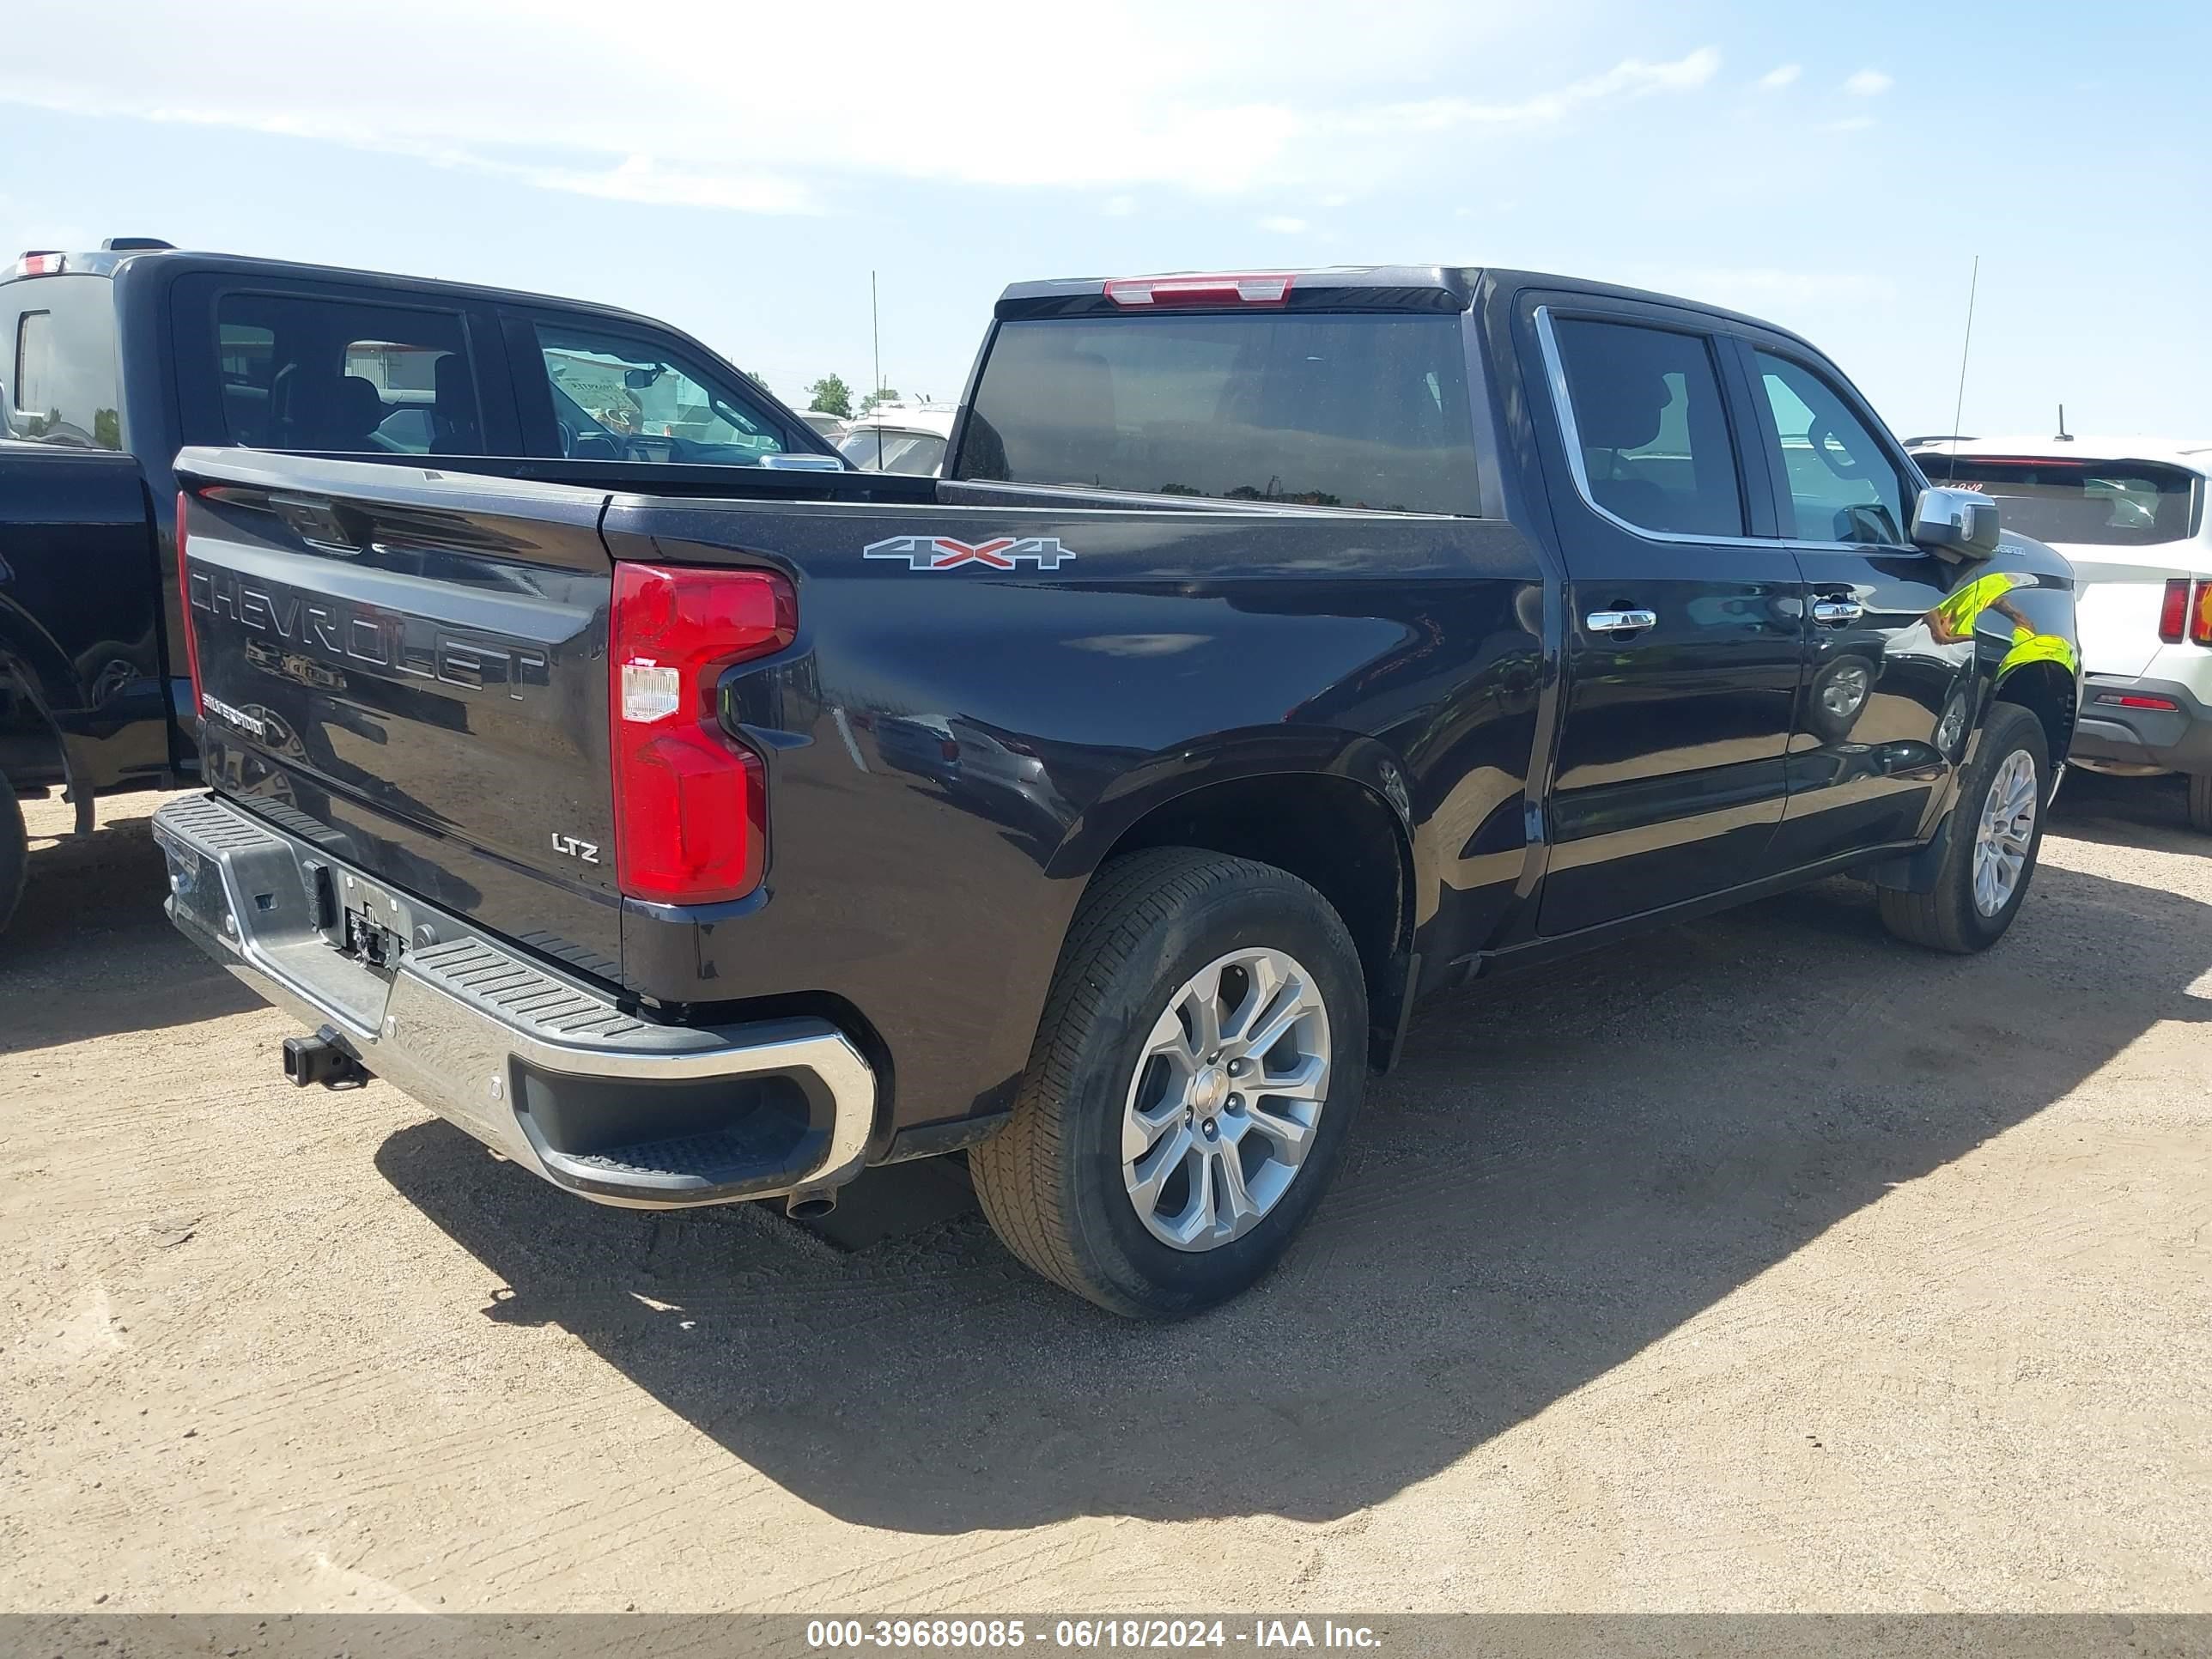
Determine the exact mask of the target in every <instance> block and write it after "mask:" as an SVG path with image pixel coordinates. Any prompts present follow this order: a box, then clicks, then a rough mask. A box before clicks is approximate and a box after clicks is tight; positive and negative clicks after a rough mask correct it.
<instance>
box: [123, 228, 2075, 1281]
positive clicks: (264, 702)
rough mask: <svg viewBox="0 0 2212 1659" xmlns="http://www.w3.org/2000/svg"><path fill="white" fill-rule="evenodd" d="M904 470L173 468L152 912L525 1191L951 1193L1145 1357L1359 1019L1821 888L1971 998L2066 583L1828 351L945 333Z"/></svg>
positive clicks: (1528, 311) (653, 1195) (1243, 324)
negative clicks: (901, 1189) (928, 1170)
mask: <svg viewBox="0 0 2212 1659" xmlns="http://www.w3.org/2000/svg"><path fill="white" fill-rule="evenodd" d="M178 472H179V477H180V479H181V480H182V482H183V484H184V486H185V491H186V493H187V495H188V497H189V512H188V520H189V528H190V535H189V540H188V545H187V550H186V562H187V568H188V571H189V591H190V597H191V620H192V631H191V634H190V635H188V637H189V638H190V639H191V640H192V641H195V644H196V665H197V673H196V684H197V686H198V688H199V694H200V702H201V708H202V710H203V712H204V726H203V728H202V729H203V732H204V736H203V742H204V746H205V751H206V753H207V755H208V757H209V762H210V768H211V773H212V776H213V779H214V781H215V784H216V790H215V793H213V794H210V795H205V796H196V797H191V798H186V799H179V800H178V801H176V802H173V803H172V804H170V805H167V806H165V807H164V808H163V809H162V811H161V814H160V816H159V817H157V818H156V820H155V833H156V834H157V836H159V837H160V839H161V842H162V844H163V846H164V848H165V849H166V850H167V857H168V862H169V869H170V880H171V887H172V890H173V891H172V896H171V897H170V899H169V901H168V903H169V909H170V913H171V915H173V918H174V919H175V921H176V922H177V924H178V925H179V927H182V928H183V929H184V930H185V932H186V933H188V934H190V935H191V937H192V938H193V939H196V940H197V941H198V942H199V943H200V944H202V945H204V947H205V948H206V949H207V950H208V951H210V953H212V954H213V955H214V956H215V957H216V958H217V959H218V960H219V961H222V962H223V963H226V964H227V965H228V966H229V967H230V968H231V969H234V971H235V972H236V973H238V974H239V975H240V977H242V978H243V979H244V980H245V981H246V982H247V983H248V984H250V985H251V986H252V987H255V988H256V989H257V990H258V991H259V992H260V993H261V994H263V995H264V996H265V997H267V998H268V999H269V1000H270V1001H272V1002H275V1003H276V1004H278V1005H280V1006H283V1007H284V1008H286V1009H288V1010H289V1011H291V1012H293V1013H295V1015H296V1016H297V1018H299V1019H300V1020H301V1023H302V1024H303V1025H305V1026H306V1027H307V1028H309V1030H311V1031H312V1032H313V1035H304V1034H303V1035H302V1036H300V1037H297V1038H295V1039H292V1040H291V1041H290V1042H289V1044H288V1047H287V1054H286V1064H287V1069H288V1070H289V1072H290V1073H292V1075H293V1076H294V1078H295V1080H297V1081H301V1082H303V1083H304V1082H307V1081H322V1082H325V1083H331V1084H345V1083H349V1082H353V1081H356V1080H358V1079H360V1078H361V1077H362V1075H363V1074H364V1073H376V1074H380V1075H382V1076H384V1077H385V1078H386V1079H389V1080H391V1081H392V1083H394V1084H396V1085H398V1087H400V1088H401V1089H403V1090H404V1091H408V1092H409V1093H410V1094H412V1095H414V1096H416V1097H417V1098H419V1099H421V1100H422V1101H423V1102H425V1103H428V1105H430V1106H432V1107H433V1108H435V1109H436V1110H438V1111H439V1112H440V1113H441V1114H443V1115H446V1116H447V1117H448V1118H450V1119H451V1120H452V1121H453V1122H455V1123H457V1124H459V1125H460V1126H461V1127H464V1128H465V1129H466V1130H468V1131H469V1132H471V1133H473V1134H475V1135H476V1136H477V1137H479V1138H480V1139H483V1141H485V1142H487V1143H489V1145H490V1146H493V1147H495V1148H496V1149H497V1150H498V1151H500V1152H502V1153H504V1154H505V1155H506V1156H507V1157H508V1158H512V1159H513V1160H514V1161H516V1162H517V1163H520V1164H523V1165H524V1166H525V1167H526V1168H528V1169H530V1170H533V1171H535V1172H536V1173H538V1175H540V1176H544V1178H545V1179H547V1180H548V1181H550V1182H553V1183H554V1184H555V1185H556V1186H558V1187H561V1188H565V1189H567V1190H568V1191H569V1192H572V1193H575V1194H581V1195H583V1196H585V1197H586V1198H591V1199H594V1200H599V1201H601V1202H605V1203H610V1204H618V1205H631V1206H680V1205H692V1204H711V1203H719V1202H725V1201H729V1200H739V1199H751V1198H760V1197H766V1196H782V1197H785V1198H786V1199H787V1202H788V1203H789V1205H790V1206H792V1207H793V1209H794V1210H795V1211H797V1212H801V1213H804V1212H808V1211H813V1210H818V1209H819V1208H821V1207H822V1206H826V1205H827V1204H829V1203H830V1202H831V1201H833V1200H834V1199H835V1197H836V1193H837V1191H838V1189H839V1188H840V1187H841V1186H842V1185H843V1184H844V1183H846V1182H849V1181H851V1180H852V1178H853V1177H854V1176H855V1175H857V1174H858V1173H859V1172H860V1170H862V1169H863V1168H865V1167H866V1166H868V1165H871V1164H883V1163H886V1162H890V1161H892V1160H896V1159H901V1158H912V1157H916V1156H921V1155H924V1154H930V1153H941V1152H950V1151H953V1150H955V1149H965V1152H966V1156H967V1158H968V1160H969V1169H970V1171H971V1173H972V1176H973V1178H974V1182H975V1187H976V1189H977V1191H978V1193H979V1194H980V1195H981V1200H982V1203H983V1206H984V1208H985V1210H986V1211H987V1213H988V1215H989V1217H990V1218H991V1219H992V1221H993V1222H994V1225H996V1226H997V1228H998V1230H999V1231H1000V1234H1001V1236H1002V1237H1004V1238H1005V1240H1006V1243H1008V1244H1009V1245H1010V1246H1011V1247H1012V1249H1013V1250H1014V1251H1015V1253H1016V1254H1018V1255H1019V1256H1021V1257H1022V1259H1023V1260H1024V1261H1027V1262H1028V1263H1030V1265H1031V1266H1032V1267H1036V1269H1038V1270H1039V1271H1040V1272H1042V1273H1046V1274H1048V1275H1049V1276H1050V1277H1051V1278H1053V1279H1056V1280H1058V1281H1059V1282H1060V1283H1061V1284H1062V1285H1066V1286H1067V1287H1068V1288H1070V1289H1071V1290H1073V1291H1079V1292H1080V1293H1081V1294H1083V1295H1085V1296H1088V1297H1091V1298H1093V1299H1094V1300H1096V1301H1097V1302H1099V1303H1100V1304H1103V1305H1104V1306H1106V1307H1109V1308H1111V1309H1115V1310H1120V1311H1121V1312H1124V1313H1128V1314H1134V1315H1173V1314H1180V1313H1185V1312H1188V1311H1190V1310H1195V1309H1198V1308H1200V1307H1203V1306H1205V1305H1206V1304H1210V1303H1212V1302H1215V1301H1218V1300H1219V1299H1221V1298H1223V1297H1227V1296H1229V1295H1231V1294H1233V1293H1235V1292H1236V1291H1237V1290H1239V1289H1240V1288H1242V1287H1243V1286H1244V1285H1248V1284H1249V1283H1250V1282H1251V1281H1252V1280H1253V1279H1255V1277H1256V1276H1257V1275H1258V1274H1259V1273H1261V1272H1262V1271H1264V1270H1265V1268H1266V1267H1267V1266H1268V1264H1269V1263H1270V1262H1272V1261H1273V1260H1274V1259H1275V1258H1276V1257H1277V1256H1278V1255H1279V1254H1280V1253H1281V1251H1282V1250H1283V1249H1284V1248H1285V1245H1286V1244H1287V1243H1288V1242H1289V1240H1290V1238H1291V1236H1292V1235H1293V1233H1294V1232H1295V1231H1297V1228H1298V1226H1299V1225H1300V1224H1301V1223H1302V1222H1303V1221H1304V1219H1305V1218H1306V1217H1307V1215H1308V1214H1309V1213H1310V1212H1311V1210H1312V1208H1313V1206H1314V1205H1315V1203H1316V1200H1318V1199H1319V1198H1320V1196H1321V1194H1322V1188H1323V1187H1324V1185H1325V1183H1326V1182H1327V1181H1328V1175H1329V1171H1330V1169H1331V1166H1332V1165H1333V1164H1334V1163H1335V1162H1336V1160H1337V1158H1338V1155H1339V1152H1340V1148H1341V1146H1342V1142H1343V1139H1344V1136H1345V1135H1346V1133H1347V1131H1348V1130H1349V1129H1350V1128H1351V1126H1352V1117H1353V1115H1354V1113H1355V1112H1356V1110H1357V1109H1358V1104H1359V1100H1360V1096H1361V1092H1362V1090H1363V1088H1364V1085H1365V1083H1366V1080H1367V1078H1368V1076H1369V1074H1370V1073H1371V1072H1374V1071H1378V1070H1381V1069H1383V1068H1384V1067H1386V1066H1389V1064H1390V1063H1391V1061H1392V1060H1393V1058H1394V1056H1395V1053H1396V1051H1397V1048H1398V1047H1399V1045H1400V1043H1401V1040H1402V1034H1403V1032H1404V1030H1405V1026H1406V1019H1407V1010H1408V1008H1409V1007H1410V1006H1411V1005H1412V1003H1413V1000H1414V998H1415V997H1416V996H1417V995H1418V994H1420V993H1422V992H1425V991H1428V990H1430V989H1431V988H1433V987H1439V986H1443V985H1446V984H1449V983H1452V982H1455V981H1462V980H1464V979H1466V978H1468V976H1469V975H1474V974H1476V973H1478V972H1481V971H1486V970H1490V969H1502V968H1505V967H1508V966H1510V965H1514V964H1518V963H1529V962H1534V961H1541V960H1543V959H1545V958H1547V957H1553V956H1556V955H1558V954H1559V953H1560V952H1563V951H1575V950H1581V949H1586V948H1589V947H1590V946H1593V945H1601V944H1603V943H1604V942H1606V941H1607V940H1608V939H1614V938H1616V937H1618V936H1619V935H1620V933H1621V932H1622V930H1624V929H1627V928H1633V927H1649V926H1651V925H1653V924H1656V923H1666V922H1673V921H1680V920H1681V919H1683V918H1685V917H1688V916H1692V915H1697V914H1699V913H1700V912H1702V911H1705V910H1709V909H1711V908H1716V907H1718V906H1722V905H1727V904H1733V903H1736V902H1741V901H1743V900H1746V899H1751V898H1755V897H1758V896H1761V895H1765V894H1770V893H1773V892H1775V891H1777V890H1780V889H1783V888H1785V887H1788V886H1790V885H1791V884H1796V883H1801V882H1804V881H1806V880H1808V879H1810V878H1815V877H1819V876H1822V875H1826V874H1829V873H1832V872H1858V873H1861V874H1863V875H1865V876H1867V877H1869V878H1871V879H1872V880H1873V881H1875V883H1877V884H1880V886H1881V914H1882V915H1883V916H1884V917H1885V919H1886V920H1887V922H1888V924H1889V925H1890V927H1892V928H1893V930H1894V931H1895V932H1896V933H1899V934H1900V935H1902V936H1903V937H1904V938H1905V939H1909V940H1911V941H1913V942H1915V943H1917V944H1920V945H1929V946H1933V947H1936V948H1939V949H1944V950H1950V951H1975V950H1979V949H1981V948H1983V947H1984V946H1986V945H1990V944H1991V943H1992V942H1994V941H1995V940H1996V939H1997V938H1998V937H1999V936H2001V935H2002V933H2004V932H2005V930H2006V928H2007V927H2008V926H2009V925H2010V924H2011V922H2012V921H2013V918H2014V916H2015V914H2016V913H2017V912H2018V910H2019V908H2020V905H2021V901H2022V899H2023V897H2024V896H2025V894H2026V892H2027V887H2028V884H2029V881H2030V878H2031V877H2032V876H2033V872H2034V868H2035V861H2036V854H2037V848H2038V846H2039V836H2040V834H2041V830H2042V821H2043V808H2044V805H2045V803H2046V802H2047V801H2048V799H2049V798H2050V794H2051V788H2052V786H2053V783H2054V781H2055V776H2056V769H2057V768H2058V767H2059V766H2060V765H2061V764H2062V763H2063V758H2064V756H2065V754H2066V750H2067V744H2068V740H2069V734H2070V732H2071V731H2072V729H2073V724H2074V720H2075V704H2076V701H2077V696H2078V689H2077V688H2078V681H2079V671H2078V661H2077V658H2076V653H2075V642H2074V595H2073V585H2072V579H2071V574H2070V572H2069V569H2068V567H2067V565H2066V564H2065V562H2064V561H2063V560H2062V559H2060V558H2058V557H2057V556H2055V555H2053V554H2051V552H2050V550H2048V549H2046V548H2045V547H2043V546H2042V545H2040V544H2037V543H2034V542H2032V541H2027V540H2024V539H2021V538H2017V537H2015V536H2012V535H2010V534H2009V533H2001V532H2000V531H1999V528H1998V525H1997V521H1996V509H1995V508H1994V507H1992V505H1991V504H1990V502H1988V501H1986V500H1984V499H1983V498H1981V497H1978V496H1974V495H1967V494H1964V493H1959V492H1950V491H1946V490H1941V489H1929V488H1928V487H1927V485H1926V483H1925V481H1924V480H1923V477H1921V475H1920V473H1919V472H1918V471H1917V469H1916V468H1915V466H1914V465H1913V464H1912V462H1911V459H1909V458H1908V457H1907V456H1906V455H1905V452H1904V451H1903V449H1902V448H1901V447H1899V445H1898V444H1897V442H1896V441H1894V440H1893V438H1892V437H1891V436H1890V435H1889V433H1888V432H1887V430H1886V429H1885V428H1883V426H1882V424H1881V422H1880V421H1879V420H1878V419H1877V418H1876V417H1875V414H1874V413H1873V411H1872V410H1870V409H1869V407H1868V406H1867V404H1866V403H1865V402H1864V400H1863V399H1862V398H1860V397H1859V396H1858V394H1857V392H1854V391H1853V390H1852V389H1851V386H1850V383H1849V382H1848V381H1846V380H1844V377H1843V376H1842V375H1841V374H1839V373H1838V372H1837V370H1836V369H1835V368H1833V367H1832V365H1831V364H1830V363H1829V362H1827V361H1826V359H1825V358H1823V357H1822V356H1820V354H1819V353H1818V352H1817V351H1815V350H1814V349H1813V348H1812V347H1810V346H1808V344H1806V343H1804V342H1803V341H1802V340H1800V339H1798V338H1796V337H1794V336H1791V335H1790V334H1787V333H1785V332H1783V331H1780V330H1778V329H1774V328H1771V327H1769V326H1767V325H1763V324H1761V323H1759V322H1756V321H1754V320H1753V319H1750V318H1747V317H1741V316H1737V315H1735V314H1732V313H1726V312H1722V311H1717V310H1714V309H1711V308H1710V307H1702V306H1697V305H1692V304H1688V303H1686V302H1684V301H1678V300H1670V299H1665V298H1662V297H1659V296H1656V295H1650V294H1643V293H1635V292H1631V291H1628V290H1625V289H1617V288H1610V287H1604V286H1599V285H1595V284H1592V283H1583V282H1576V281H1571V280H1567V279H1564V278H1560V277H1555V276H1534V275H1529V274H1526V273H1522V272H1517V271H1510V270H1449V269H1435V268H1393V269H1370V270H1330V271H1317V272H1298V273H1294V274H1287V275H1286V274H1283V273H1273V274H1267V275H1258V276H1249V275H1238V276H1218V277H1216V276H1183V277H1175V278H1152V279H1136V280H1128V281H1115V282H1107V283H1101V282H1096V281H1092V282H1054V283H1031V284H1024V285H1020V286H1017V287H1015V288H1012V289H1009V290H1008V291H1007V292H1006V295H1005V296H1004V297H1003V298H1002V299H1001V300H1000V302H999V306H998V309H997V316H996V319H995V321H994V324H993V325H992V328H991V331H990V333H989V336H988V338H987V341H986V343H985V346H984V349H983V351H982V354H981V357H980V358H979V360H978V364H977V368H976V371H975V378H974V380H973V381H972V383H971V384H970V386H969V392H968V396H967V398H966V399H965V401H964V404H963V416H962V417H961V420H960V423H959V426H958V428H957V430H956V431H955V433H954V435H953V437H952V440H951V465H950V466H949V467H948V469H947V476H946V477H945V478H943V479H941V480H940V479H927V478H902V477H895V476H890V475H884V474H872V473H871V474H848V475H845V476H842V477H799V476H796V475H785V476H777V475H775V474H771V473H760V474H744V475H733V474H732V473H729V472H727V471H723V472H720V473H713V474H710V473H706V472H702V471H686V470H685V469H681V468H676V469H665V470H663V471H659V472H648V471H645V470H643V469H640V468H636V467H627V468H625V467H623V465H619V464H606V463H599V464H586V465H578V464H576V463H574V462H569V463H567V464H565V465H538V464H507V465H501V464H497V463H491V462H482V461H477V460H473V459H471V460H463V461H459V462H456V463H454V464H453V465H442V464H441V465H435V466H428V467H426V466H423V465H419V464H417V465H411V466H399V465H362V464H359V463H345V462H333V461H323V460H311V459H300V458H295V457H280V456H260V455H251V454H243V453H235V452H232V453H218V452H215V451H210V450H193V451H190V452H187V453H185V455H184V456H183V457H181V458H180V459H179V463H178Z"/></svg>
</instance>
